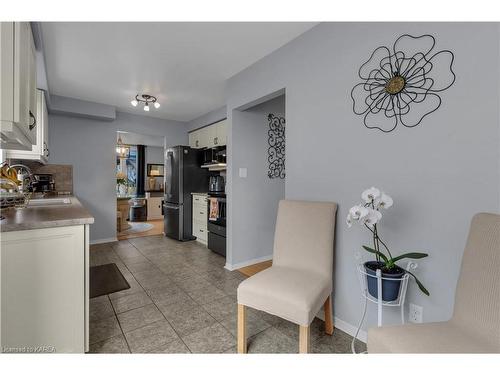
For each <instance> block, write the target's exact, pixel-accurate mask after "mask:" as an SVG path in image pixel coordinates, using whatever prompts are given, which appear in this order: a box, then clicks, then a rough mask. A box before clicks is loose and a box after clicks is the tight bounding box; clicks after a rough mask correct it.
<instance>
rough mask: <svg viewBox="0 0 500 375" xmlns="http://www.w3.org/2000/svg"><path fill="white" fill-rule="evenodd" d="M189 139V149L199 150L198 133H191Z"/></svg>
mask: <svg viewBox="0 0 500 375" xmlns="http://www.w3.org/2000/svg"><path fill="white" fill-rule="evenodd" d="M188 137H189V147H191V148H198V147H197V144H196V140H197V133H196V131H194V132H191V133H189V134H188ZM198 143H199V142H198Z"/></svg>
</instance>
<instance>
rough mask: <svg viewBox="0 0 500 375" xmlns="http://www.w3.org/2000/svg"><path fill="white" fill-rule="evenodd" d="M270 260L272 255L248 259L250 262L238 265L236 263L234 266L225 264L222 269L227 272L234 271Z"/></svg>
mask: <svg viewBox="0 0 500 375" xmlns="http://www.w3.org/2000/svg"><path fill="white" fill-rule="evenodd" d="M271 259H273V256H272V255H266V256H265V257H260V258H254V259H250V260H247V261H245V262H240V263H236V264H229V263H226V265H225V266H224V268H225V269H226V270H229V271H235V270H237V269H239V268H243V267H247V266H251V265H253V264H256V263H262V262H265V261H267V260H271Z"/></svg>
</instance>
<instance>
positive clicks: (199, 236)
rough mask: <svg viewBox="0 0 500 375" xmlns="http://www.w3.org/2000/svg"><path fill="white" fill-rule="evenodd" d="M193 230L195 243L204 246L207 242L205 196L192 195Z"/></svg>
mask: <svg viewBox="0 0 500 375" xmlns="http://www.w3.org/2000/svg"><path fill="white" fill-rule="evenodd" d="M192 216H193V219H192V220H193V230H192V232H193V233H192V234H193V236H195V237H196V241H198V242H201V243H202V244H204V245H206V244H207V241H208V231H207V219H208V215H207V196H206V194H193V215H192Z"/></svg>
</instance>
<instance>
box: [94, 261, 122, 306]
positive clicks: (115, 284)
mask: <svg viewBox="0 0 500 375" xmlns="http://www.w3.org/2000/svg"><path fill="white" fill-rule="evenodd" d="M129 288H130V285H129V283H128V282H127V280H126V279H125V277H124V276H123V275H122V273H121V272H120V270H119V269H118V267H117V266H116V264H114V263H109V264H103V265H101V266H94V267H90V298H94V297H99V296H102V295H105V294H110V293H114V292H119V291H120V290H124V289H129Z"/></svg>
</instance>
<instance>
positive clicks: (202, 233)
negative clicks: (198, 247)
mask: <svg viewBox="0 0 500 375" xmlns="http://www.w3.org/2000/svg"><path fill="white" fill-rule="evenodd" d="M193 236H195V237H196V238H198V239H199V240H201V241H203V242H206V241H207V227H206V225H205V227H202V226H201V225H200V223H199V222H198V221H194V222H193Z"/></svg>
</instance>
